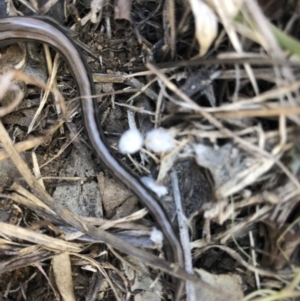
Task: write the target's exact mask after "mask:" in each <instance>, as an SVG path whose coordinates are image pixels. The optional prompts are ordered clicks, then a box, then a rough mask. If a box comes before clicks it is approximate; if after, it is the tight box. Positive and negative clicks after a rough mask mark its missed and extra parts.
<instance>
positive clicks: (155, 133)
mask: <svg viewBox="0 0 300 301" xmlns="http://www.w3.org/2000/svg"><path fill="white" fill-rule="evenodd" d="M144 143H145V145H146V147H147V148H148V149H149V150H151V151H153V152H155V153H165V152H169V151H171V150H172V149H173V148H174V147H175V141H174V139H173V135H172V134H171V132H170V131H168V130H166V129H164V128H157V129H153V130H151V131H150V132H148V133H147V134H146V138H145V142H144Z"/></svg>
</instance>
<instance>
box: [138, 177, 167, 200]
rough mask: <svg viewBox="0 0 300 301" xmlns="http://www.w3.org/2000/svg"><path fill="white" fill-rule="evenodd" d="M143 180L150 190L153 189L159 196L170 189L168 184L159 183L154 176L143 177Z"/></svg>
mask: <svg viewBox="0 0 300 301" xmlns="http://www.w3.org/2000/svg"><path fill="white" fill-rule="evenodd" d="M141 181H142V182H143V183H144V184H145V186H147V187H148V188H149V189H150V190H152V191H153V192H154V193H156V195H157V196H158V197H162V196H164V195H166V194H168V189H167V187H166V186H163V185H157V184H156V183H155V181H154V179H153V178H151V177H142V178H141Z"/></svg>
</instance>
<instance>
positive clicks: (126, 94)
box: [0, 0, 300, 301]
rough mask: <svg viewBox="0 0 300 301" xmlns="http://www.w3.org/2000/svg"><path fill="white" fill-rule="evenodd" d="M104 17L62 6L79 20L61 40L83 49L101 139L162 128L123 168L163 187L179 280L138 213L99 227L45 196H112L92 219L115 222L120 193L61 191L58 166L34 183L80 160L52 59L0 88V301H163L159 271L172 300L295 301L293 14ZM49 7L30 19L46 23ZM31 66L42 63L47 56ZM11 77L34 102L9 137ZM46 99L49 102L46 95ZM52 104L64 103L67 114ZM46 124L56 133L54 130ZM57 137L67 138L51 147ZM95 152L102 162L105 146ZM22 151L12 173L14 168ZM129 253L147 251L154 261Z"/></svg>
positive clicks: (146, 7)
mask: <svg viewBox="0 0 300 301" xmlns="http://www.w3.org/2000/svg"><path fill="white" fill-rule="evenodd" d="M23 2H24V1H23ZM111 4H112V3H108V2H104V1H102V2H101V3H99V1H93V2H91V5H90V8H86V7H84V6H83V4H80V3H77V4H76V5H74V6H72V9H71V8H70V6H68V7H69V10H68V16H69V17H70V16H73V17H74V16H76V17H80V18H81V24H80V22H79V21H78V22H77V31H78V32H79V34H78V37H77V38H76V39H77V40H78V41H79V40H82V42H81V45H82V44H83V43H86V44H87V45H86V46H85V47H84V49H85V51H86V52H85V55H87V57H89V62H90V63H91V68H92V70H93V71H95V72H94V74H93V76H94V81H95V82H96V83H97V82H100V83H101V85H100V86H99V87H100V88H99V91H100V92H99V95H100V97H99V102H100V100H101V103H100V106H101V108H102V111H104V112H106V113H105V114H103V116H102V119H103V126H104V129H105V132H106V134H108V136H109V135H111V134H114V133H117V135H119V134H121V131H122V130H124V129H125V128H127V127H128V125H127V124H130V125H131V126H134V127H138V128H140V130H141V131H142V132H143V133H145V132H148V131H149V129H151V128H153V127H154V128H159V127H161V128H164V129H165V130H166V131H167V132H169V134H170V137H171V138H170V139H171V140H172V141H173V142H174V146H173V147H172V148H171V150H170V151H168V152H165V153H159V152H156V153H154V152H151V151H150V150H149V149H150V148H148V149H146V148H142V149H141V151H140V154H139V155H136V156H128V157H127V160H128V162H129V165H130V166H131V167H132V169H134V170H135V172H137V173H139V174H140V175H141V174H146V173H150V170H151V162H155V166H156V171H155V174H156V184H157V185H160V186H167V185H168V183H169V186H168V191H169V196H173V195H174V196H175V197H174V198H175V199H176V201H177V205H176V206H177V209H176V210H177V213H178V212H179V213H178V214H177V217H178V220H177V222H175V224H176V223H177V224H179V225H180V229H181V232H180V237H181V243H182V245H183V248H184V251H185V259H186V272H184V271H183V270H178V271H174V270H173V269H172V268H171V267H170V265H169V264H168V263H167V261H166V260H165V259H163V258H159V257H158V256H157V254H158V253H159V252H160V253H161V255H162V253H163V251H162V250H161V248H160V247H159V246H156V245H155V244H154V243H153V241H151V240H150V238H149V235H150V234H151V233H152V234H153V232H152V230H151V226H153V223H152V224H151V223H150V222H151V221H150V219H149V218H144V217H145V215H146V211H145V210H140V211H138V212H135V213H133V211H134V210H133V211H129V212H128V211H126V210H125V209H124V208H123V209H122V210H124V211H122V212H121V213H119V215H117V216H114V218H113V219H111V220H110V219H109V218H108V214H107V215H106V216H105V215H104V216H98V215H96V216H92V215H91V214H88V215H89V216H88V217H83V216H80V212H79V213H78V212H76V213H74V212H73V213H72V212H71V211H69V210H67V209H66V208H65V207H64V206H63V205H62V203H61V202H59V200H58V199H54V198H53V196H51V193H53V186H55V185H58V184H59V183H61V182H63V183H71V182H76V183H78V185H79V187H80V185H82V184H81V183H80V181H82V182H84V181H86V182H89V181H92V180H95V179H96V178H97V180H98V183H99V187H100V190H101V189H103V188H105V187H106V188H107V189H109V187H110V185H112V188H110V189H111V190H112V191H113V192H112V193H111V194H109V193H108V195H106V196H105V195H104V192H102V193H101V197H102V206H103V207H104V208H105V211H106V213H107V212H108V211H109V210H110V211H111V212H114V211H117V210H118V209H115V208H118V206H120V207H121V205H120V204H118V205H115V208H113V209H112V208H111V207H109V206H110V205H108V204H109V202H110V201H111V197H112V195H113V194H114V193H115V191H116V190H118V189H119V188H116V187H117V186H115V185H117V184H115V183H113V184H111V183H110V184H109V185H108V184H103V183H104V182H105V181H106V180H105V177H104V176H103V174H100V175H99V174H97V175H96V176H95V175H93V176H88V175H87V176H81V175H80V176H78V177H75V176H74V173H73V174H72V175H71V176H69V177H67V176H64V177H62V176H59V175H60V174H57V168H58V169H60V168H61V166H59V164H58V165H53V166H52V169H51V168H50V170H49V169H48V170H47V172H46V171H45V169H44V168H45V166H47V165H48V164H50V162H53V161H55V160H61V161H59V162H61V163H60V164H61V165H64V164H65V163H64V162H65V161H64V160H67V157H68V155H63V154H64V152H65V151H66V149H68V147H69V145H70V144H71V143H73V144H74V145H75V147H79V149H82V148H81V146H80V144H82V142H80V141H79V139H78V130H77V129H78V128H80V127H81V121H80V117H78V116H77V114H75V113H77V112H80V110H79V109H78V103H76V100H75V101H74V97H75V96H76V92H74V89H73V88H71V87H70V86H71V85H74V83H72V82H70V83H71V84H70V85H69V82H68V78H67V77H65V78H64V77H63V76H61V77H59V76H57V74H56V72H61V74H63V75H65V73H66V72H67V71H66V67H65V66H60V67H58V66H57V65H56V64H59V59H58V57H57V56H56V57H55V58H54V60H53V61H54V67H53V71H51V72H50V73H49V74H50V77H49V80H48V88H47V87H46V86H45V85H44V84H42V83H40V82H39V81H37V80H33V78H32V77H28V76H27V75H25V74H23V73H22V72H20V71H10V72H9V73H4V75H2V76H1V82H0V84H1V88H2V89H1V91H2V95H0V96H1V97H4V95H5V92H6V91H7V90H9V91H11V92H14V93H15V94H14V95H15V98H14V101H13V102H12V104H11V105H10V106H5V105H3V103H2V107H1V108H0V118H1V120H0V141H1V146H2V149H1V150H0V158H1V160H2V161H5V160H7V158H8V157H9V158H10V159H11V160H12V162H13V163H14V165H15V166H16V167H17V169H18V171H19V173H20V174H21V175H22V178H19V177H18V180H17V181H16V179H15V178H11V177H12V176H11V175H10V172H9V169H8V171H7V172H6V176H7V178H10V180H11V182H14V183H13V184H12V185H10V186H5V185H4V184H2V183H1V186H0V205H1V208H0V237H1V238H0V299H1V298H2V299H4V300H6V298H7V299H11V300H21V299H22V298H23V299H26V300H28V299H29V300H37V299H38V300H46V299H47V300H52V299H56V300H75V299H76V300H84V299H85V300H106V299H112V298H114V299H116V300H129V298H130V297H132V298H134V299H138V298H140V299H145V300H156V299H159V298H160V297H161V296H165V298H173V297H172V294H170V292H171V290H172V289H174V287H173V286H172V285H173V284H172V283H169V282H168V280H169V278H168V277H167V276H166V275H164V274H163V273H162V272H164V273H166V274H170V275H173V276H174V275H175V276H176V277H179V278H182V279H185V280H186V279H189V280H190V281H188V282H187V285H186V294H185V296H184V298H186V300H202V299H201V298H204V299H205V300H224V295H222V294H223V293H224V291H225V292H226V293H228V287H230V288H229V290H230V292H229V293H230V298H231V299H232V300H245V301H246V300H252V301H254V300H255V301H258V300H259V301H272V300H292V299H293V298H299V297H300V291H299V281H300V273H299V259H300V258H299V244H300V218H299V212H300V204H299V200H300V183H299V173H300V153H299V141H300V140H299V126H300V120H299V117H298V116H299V113H300V106H299V107H298V104H299V102H300V98H299V86H300V82H299V79H298V76H299V66H300V65H299V64H300V60H299V55H300V43H299V41H298V39H299V38H300V37H299V31H298V27H299V22H300V19H299V16H300V3H299V1H298V0H293V1H292V0H291V1H281V0H280V1H279V0H277V1H273V0H260V1H258V2H256V1H254V0H226V1H221V0H190V1H175V0H166V1H141V2H133V3H131V2H130V0H127V1H124V0H123V1H120V0H119V1H117V3H115V6H114V8H113V7H112V5H111ZM16 5H17V7H18V8H19V9H20V7H19V6H20V4H19V3H16ZM23 5H24V3H23ZM28 5H29V4H28ZM51 5H55V4H54V3H52V4H51ZM51 5H50V3H49V6H47V5H44V6H43V7H42V8H40V11H43V12H44V13H46V12H47V11H48V10H49V9H50V8H51ZM77 20H78V19H77ZM87 20H91V22H93V23H94V24H96V25H91V23H90V22H87ZM85 22H87V23H85ZM73 23H74V22H73V21H72V22H69V23H68V25H70V27H71V25H73ZM99 24H100V25H99ZM91 28H92V30H90V32H89V34H87V35H86V36H84V33H86V32H88V31H89V29H91ZM99 28H100V31H99V30H98V29H99ZM118 28H121V29H122V28H123V29H124V28H126V30H125V32H124V31H118V30H117V29H118ZM95 29H97V30H95ZM91 41H92V42H91ZM78 43H79V42H78ZM79 45H80V44H79ZM120 50H121V51H120ZM53 53H54V52H53ZM46 55H48V56H49V57H48V59H47V61H51V60H52V57H51V53H50V52H49V51H46ZM99 57H100V60H98V58H99ZM1 64H4V63H3V62H2V61H1ZM99 70H100V71H99ZM58 75H59V73H58ZM56 76H57V77H56ZM13 77H14V78H15V79H16V80H18V81H25V82H26V83H29V84H31V85H35V86H38V87H39V88H41V89H42V91H44V92H42V93H44V94H43V95H44V98H43V100H42V101H41V104H39V108H36V107H35V108H34V111H31V115H30V117H29V120H27V121H24V123H22V124H21V125H20V123H18V122H21V121H22V122H23V119H22V120H18V122H16V123H10V122H9V120H10V119H9V118H8V117H9V116H12V115H14V114H17V113H19V112H20V111H21V112H22V108H20V106H21V104H20V101H21V100H22V97H23V92H21V91H20V90H19V88H18V87H17V86H16V84H15V83H13V82H12V80H11V79H12V78H13ZM66 78H67V79H66ZM103 82H104V83H105V84H103ZM66 83H67V84H66ZM56 86H58V87H59V86H60V87H63V88H62V89H61V93H60V92H59V91H58V90H57V89H56ZM49 87H51V88H49ZM74 87H75V85H74ZM31 89H32V88H31ZM50 92H52V95H50V98H49V99H48V97H49V94H51V93H50ZM33 93H36V92H33ZM62 96H63V97H62ZM63 98H64V99H69V100H71V99H72V98H73V101H66V104H67V106H66V105H65V102H64V100H63ZM47 102H49V104H47ZM53 103H54V105H53ZM74 103H75V105H74ZM70 104H71V106H70ZM17 106H18V107H17ZM66 107H67V109H66ZM45 108H48V109H47V110H46V109H45ZM70 108H72V109H70ZM103 108H104V109H103ZM27 109H28V108H27ZM117 110H121V112H126V113H127V116H124V114H123V115H122V114H121V113H120V114H121V115H120V116H123V117H122V118H123V119H122V125H121V126H120V127H119V128H118V127H117V126H112V125H111V123H110V121H111V120H113V121H114V122H118V119H119V118H120V117H118V116H119V115H117V113H115V112H119V111H117ZM44 111H46V113H42V112H44ZM111 111H113V112H114V113H112V112H111ZM61 112H63V113H64V115H65V116H67V118H63V119H61V118H59V117H58V116H60V114H61ZM47 114H48V115H47ZM109 114H112V117H111V118H110V119H109V118H108V117H107V116H108V115H109ZM114 114H115V115H114ZM25 115H26V114H25ZM32 115H34V117H32ZM16 116H19V115H16ZM53 116H56V117H53ZM27 117H28V116H27ZM17 118H18V117H17ZM107 118H108V119H109V121H107ZM66 119H67V120H68V123H67V126H65V120H66ZM14 120H15V119H14ZM116 120H117V121H116ZM145 120H146V121H145ZM145 124H146V125H145ZM149 124H150V126H149ZM76 127H77V129H76ZM120 128H121V130H120ZM67 129H68V130H67ZM66 130H67V131H68V132H69V133H68V134H67V133H66ZM28 135H29V136H28ZM83 135H84V134H83ZM111 136H113V135H111ZM28 137H29V138H28ZM62 137H64V138H67V139H66V141H65V142H63V143H60V142H59V140H60V139H62ZM109 141H110V144H111V146H112V147H115V140H114V139H111V140H109ZM45 144H47V145H50V146H49V147H48V146H47V147H45ZM78 144H79V146H78ZM31 149H33V151H32V152H31V159H30V160H29V161H27V163H26V162H25V159H26V158H24V156H21V153H25V154H26V153H28V151H29V150H31ZM57 149H58V150H57ZM49 151H50V152H51V154H50V155H49V154H48V155H47V156H48V157H46V154H47V152H49ZM37 154H38V156H37ZM80 155H81V156H82V153H81V154H80ZM49 157H50V158H51V159H50V160H49ZM59 158H61V159H59ZM79 158H80V156H79V157H78V158H77V159H76V160H79ZM189 160H190V161H189ZM149 162H150V163H149ZM178 162H181V163H182V162H183V165H180V164H181V163H178ZM186 162H188V163H186ZM190 162H192V163H190ZM28 164H29V166H31V168H29V167H28ZM47 173H48V174H47ZM49 174H50V175H51V177H48V178H47V176H48V175H49ZM78 174H80V172H78ZM168 174H171V176H170V180H168ZM2 177H4V176H3V174H2ZM24 180H25V181H24ZM55 181H56V182H55ZM25 182H26V183H25ZM101 183H102V184H101ZM105 183H107V182H105ZM170 183H171V184H170ZM187 183H188V184H187ZM101 185H102V186H101ZM47 191H48V192H47ZM163 191H164V190H163ZM50 192H51V193H50ZM122 194H123V195H124V193H123V192H122ZM163 194H164V193H163ZM129 195H130V194H129ZM126 197H127V198H128V195H126ZM169 199H170V197H169ZM169 199H168V196H165V201H166V202H167V201H170V200H169ZM122 202H123V200H122ZM181 202H182V203H183V204H182V205H183V209H182V208H181V207H182V205H181V204H180V203H181ZM108 207H109V208H110V209H108ZM133 207H134V206H133ZM171 207H172V206H171ZM133 209H134V208H133ZM125 212H126V214H125ZM90 213H91V212H90ZM78 214H79V215H78ZM121 215H125V217H120V216H121ZM3 216H4V217H3ZM7 216H9V218H7ZM112 216H113V214H112ZM170 216H171V217H174V212H173V213H172V210H170ZM120 238H122V239H123V240H124V241H125V242H124V244H125V243H127V244H132V248H131V249H130V250H131V251H130V252H131V253H130V252H129V253H130V254H125V253H122V252H120V251H119V250H118V243H119V249H120V250H124V248H123V247H122V241H121V240H120ZM102 240H103V241H106V242H107V243H108V244H107V245H105V244H103V243H101V241H102ZM113 241H114V242H115V243H113ZM133 241H134V242H133ZM109 242H111V243H109ZM110 244H112V245H114V246H116V248H112V247H111V246H110ZM133 245H134V246H133ZM137 246H140V247H144V248H150V249H156V250H155V251H154V253H153V254H156V255H153V254H152V253H151V252H149V251H144V250H143V249H142V248H140V249H138V248H137ZM150 253H151V254H150ZM128 255H131V256H128ZM149 265H150V266H151V269H150V268H149ZM199 274H200V275H201V280H200V278H199V277H198V275H199ZM217 275H218V276H220V275H223V276H226V277H227V278H228V277H229V278H230V279H227V278H226V280H224V279H223V278H222V279H220V278H218V277H217ZM138 276H139V277H138ZM213 276H216V277H215V278H214V277H213ZM199 287H200V289H199ZM212 288H213V289H215V290H212ZM204 291H205V293H203V292H204ZM226 298H227V297H226ZM2 299H1V300H2ZM204 299H203V300H204Z"/></svg>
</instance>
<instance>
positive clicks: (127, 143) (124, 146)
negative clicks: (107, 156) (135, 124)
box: [119, 129, 143, 154]
mask: <svg viewBox="0 0 300 301" xmlns="http://www.w3.org/2000/svg"><path fill="white" fill-rule="evenodd" d="M142 145H143V136H142V134H141V133H140V131H139V130H137V129H130V130H127V131H126V132H125V133H124V134H123V135H122V136H121V138H120V140H119V150H120V152H121V153H122V154H134V153H136V152H137V151H139V150H140V149H141V147H142Z"/></svg>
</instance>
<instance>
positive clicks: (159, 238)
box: [150, 227, 164, 248]
mask: <svg viewBox="0 0 300 301" xmlns="http://www.w3.org/2000/svg"><path fill="white" fill-rule="evenodd" d="M150 239H151V240H152V241H153V242H154V244H155V245H157V246H159V247H160V248H162V246H163V239H164V237H163V234H162V233H161V231H159V230H158V229H156V228H155V227H153V228H152V231H151V234H150Z"/></svg>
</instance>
